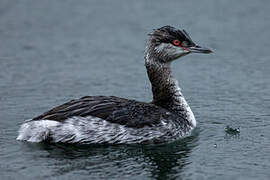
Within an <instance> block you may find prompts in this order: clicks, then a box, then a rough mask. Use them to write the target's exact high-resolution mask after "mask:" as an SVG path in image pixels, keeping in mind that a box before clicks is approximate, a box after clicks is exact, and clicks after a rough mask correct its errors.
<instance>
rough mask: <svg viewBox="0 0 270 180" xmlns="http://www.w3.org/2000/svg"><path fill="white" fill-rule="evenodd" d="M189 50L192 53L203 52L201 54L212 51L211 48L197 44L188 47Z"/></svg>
mask: <svg viewBox="0 0 270 180" xmlns="http://www.w3.org/2000/svg"><path fill="white" fill-rule="evenodd" d="M189 50H190V51H191V52H192V53H203V54H209V53H213V51H212V50H211V49H208V48H205V47H201V46H198V45H196V46H194V47H189Z"/></svg>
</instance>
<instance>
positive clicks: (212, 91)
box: [0, 0, 270, 180]
mask: <svg viewBox="0 0 270 180" xmlns="http://www.w3.org/2000/svg"><path fill="white" fill-rule="evenodd" d="M269 7H270V1H267V0H259V1H251V0H249V1H233V0H229V1H222V2H219V1H215V0H208V1H200V2H199V1H195V0H194V1H176V0H175V1H170V2H167V1H161V0H159V1H153V2H151V1H143V0H137V1H132V2H127V1H120V0H115V1H98V0H93V1H87V0H80V1H72V0H67V1H49V0H25V1H19V0H12V1H10V0H1V1H0V40H1V43H0V117H1V119H0V149H1V151H0V177H1V179H3V180H4V179H37V178H41V179H44V178H47V179H75V178H76V179H89V178H90V179H200V180H201V179H269V177H270V172H269V169H270V156H269V152H270V121H269V120H270V112H269V109H270V77H269V72H270V59H269V47H270V41H269V37H270V31H269V29H270V23H269V22H270V12H269ZM168 24H169V25H173V26H175V27H179V28H185V29H186V30H187V31H188V32H189V33H190V35H191V37H192V38H193V40H194V41H195V42H197V43H198V44H201V45H204V46H208V47H211V48H212V49H214V51H215V53H214V54H212V55H189V56H186V57H184V58H181V59H180V60H179V61H178V62H175V63H173V72H174V76H175V77H176V79H178V80H179V83H180V85H181V87H182V89H183V93H184V95H185V97H186V99H187V101H188V102H189V104H190V106H191V108H192V110H193V112H194V114H195V116H196V119H197V121H198V127H197V128H196V129H195V131H194V132H193V134H192V135H191V136H190V137H188V138H185V139H183V140H180V141H177V142H173V143H170V144H165V145H147V146H145V145H134V146H105V147H104V146H87V147H74V146H60V145H48V144H47V145H46V144H29V143H23V142H18V141H16V140H15V138H16V136H17V130H18V128H19V125H20V123H22V122H23V120H25V119H30V118H32V117H34V116H36V115H39V114H40V113H42V112H44V111H46V110H48V109H50V108H51V107H53V106H55V105H59V104H62V103H64V102H66V101H68V100H70V99H73V98H79V97H81V96H85V95H115V96H121V97H126V98H132V99H137V100H141V101H150V100H151V87H150V84H149V82H148V79H147V76H146V71H145V68H144V60H143V52H144V47H145V39H146V34H147V33H149V32H150V31H151V30H152V29H153V28H158V27H160V26H163V25H168ZM227 126H228V127H230V128H232V129H237V128H239V129H240V133H236V134H234V133H230V132H228V131H227V130H226V127H227Z"/></svg>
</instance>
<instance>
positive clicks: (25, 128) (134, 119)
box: [17, 26, 211, 144]
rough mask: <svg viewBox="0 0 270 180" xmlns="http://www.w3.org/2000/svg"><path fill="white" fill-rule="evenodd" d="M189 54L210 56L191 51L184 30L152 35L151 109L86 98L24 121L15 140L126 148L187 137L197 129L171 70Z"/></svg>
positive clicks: (110, 99) (149, 67)
mask: <svg viewBox="0 0 270 180" xmlns="http://www.w3.org/2000/svg"><path fill="white" fill-rule="evenodd" d="M175 40H177V41H178V42H177V43H174V41H175ZM178 44H179V46H178ZM191 52H201V53H210V52H211V51H210V50H208V49H205V48H201V47H199V46H197V45H195V43H194V42H193V41H192V40H191V38H190V36H189V35H188V34H187V33H186V31H185V30H177V29H175V28H173V27H171V26H164V27H162V28H159V29H156V30H154V32H153V33H151V34H150V37H149V39H148V42H147V47H146V51H145V66H146V68H147V74H148V77H149V80H150V82H151V84H152V92H153V101H152V102H151V103H144V102H138V101H135V100H128V99H124V98H119V97H115V96H86V97H83V98H80V99H75V100H72V101H70V102H67V103H65V104H63V105H60V106H57V107H55V108H53V109H51V110H49V111H48V112H45V113H43V114H42V115H40V116H37V117H35V118H33V119H31V120H28V121H25V122H24V124H23V125H22V126H21V128H20V130H19V136H18V138H17V139H18V140H24V141H30V142H42V141H46V142H53V143H81V144H91V143H98V144H122V143H126V144H131V143H161V142H168V141H171V140H175V139H178V138H180V137H183V136H186V135H187V134H189V133H190V132H191V130H192V129H193V128H194V127H195V126H196V120H195V118H194V115H193V113H192V111H191V109H190V107H189V105H188V104H187V102H186V100H185V98H184V96H183V94H182V93H181V89H180V87H179V86H178V83H177V81H176V80H175V79H174V78H173V76H172V73H171V67H170V65H171V62H172V61H174V60H176V59H178V58H179V57H182V56H184V55H187V54H189V53H191Z"/></svg>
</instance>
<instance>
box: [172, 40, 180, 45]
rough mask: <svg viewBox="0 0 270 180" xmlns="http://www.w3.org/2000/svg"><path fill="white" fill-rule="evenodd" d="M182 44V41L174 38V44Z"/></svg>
mask: <svg viewBox="0 0 270 180" xmlns="http://www.w3.org/2000/svg"><path fill="white" fill-rule="evenodd" d="M180 44H181V42H180V41H179V40H178V39H176V40H173V45H175V46H179V45H180Z"/></svg>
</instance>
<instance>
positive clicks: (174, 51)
mask: <svg viewBox="0 0 270 180" xmlns="http://www.w3.org/2000/svg"><path fill="white" fill-rule="evenodd" d="M155 51H156V52H157V53H166V54H167V55H170V56H180V55H182V54H183V53H187V52H188V50H184V49H182V48H180V47H177V46H174V45H172V44H170V43H161V44H160V45H158V46H157V47H155Z"/></svg>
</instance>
